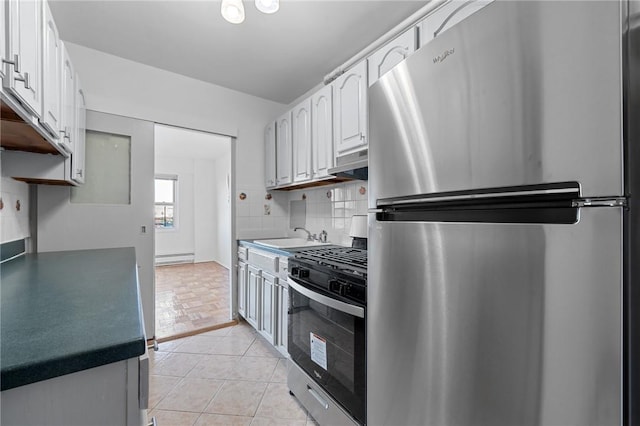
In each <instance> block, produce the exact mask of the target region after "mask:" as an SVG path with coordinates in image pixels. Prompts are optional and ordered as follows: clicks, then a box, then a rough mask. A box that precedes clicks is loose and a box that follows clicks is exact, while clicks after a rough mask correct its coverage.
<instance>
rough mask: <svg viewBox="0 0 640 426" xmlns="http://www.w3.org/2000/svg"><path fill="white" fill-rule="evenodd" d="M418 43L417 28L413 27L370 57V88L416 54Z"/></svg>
mask: <svg viewBox="0 0 640 426" xmlns="http://www.w3.org/2000/svg"><path fill="white" fill-rule="evenodd" d="M416 42H417V40H416V28H415V27H412V28H411V29H409V30H407V31H405V32H404V33H402V34H401V35H399V36H398V37H396V38H395V39H393V40H392V41H391V42H390V43H388V44H386V45H385V46H383V47H382V48H380V49H379V50H378V51H376V52H375V53H374V54H373V55H371V56H369V58H368V59H367V65H368V66H369V86H371V85H372V84H373V83H375V82H376V81H378V79H379V78H380V77H382V76H383V75H384V74H386V73H387V72H388V71H389V70H391V68H393V67H395V66H396V65H398V64H399V63H400V62H402V61H404V60H405V59H406V58H408V57H409V56H410V55H411V54H412V53H413V52H415V51H416V44H417V43H416Z"/></svg>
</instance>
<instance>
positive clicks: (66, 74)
mask: <svg viewBox="0 0 640 426" xmlns="http://www.w3.org/2000/svg"><path fill="white" fill-rule="evenodd" d="M75 78H76V75H75V71H74V69H73V63H72V62H71V58H70V57H69V52H67V49H66V47H65V46H64V43H63V44H62V109H61V112H62V114H61V120H60V123H61V124H62V127H61V129H60V136H61V137H60V145H61V146H62V148H63V149H64V150H65V151H67V152H68V153H72V152H73V150H74V148H75V147H74V144H75V131H74V128H75V126H76V124H75V115H76V113H75V100H76V92H75Z"/></svg>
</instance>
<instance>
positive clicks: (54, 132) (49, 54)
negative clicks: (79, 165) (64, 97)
mask: <svg viewBox="0 0 640 426" xmlns="http://www.w3.org/2000/svg"><path fill="white" fill-rule="evenodd" d="M42 27H43V52H42V59H43V60H42V115H41V117H40V122H41V123H42V125H43V126H44V128H45V129H46V130H47V131H48V132H49V133H51V136H52V137H53V138H54V139H58V137H59V131H60V128H61V127H62V125H61V122H60V116H61V113H60V109H61V94H62V91H61V84H62V76H61V72H62V45H61V44H60V36H59V34H58V28H57V27H56V23H55V21H54V20H53V16H52V15H51V10H50V9H49V3H48V2H45V3H44V19H43V26H42Z"/></svg>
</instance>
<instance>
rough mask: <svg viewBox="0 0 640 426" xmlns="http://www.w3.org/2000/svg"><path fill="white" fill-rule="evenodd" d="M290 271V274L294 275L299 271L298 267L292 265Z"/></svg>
mask: <svg viewBox="0 0 640 426" xmlns="http://www.w3.org/2000/svg"><path fill="white" fill-rule="evenodd" d="M290 272H291V275H292V276H294V277H295V276H297V275H298V274H299V273H300V268H298V267H296V266H294V267H293V268H291V271H290Z"/></svg>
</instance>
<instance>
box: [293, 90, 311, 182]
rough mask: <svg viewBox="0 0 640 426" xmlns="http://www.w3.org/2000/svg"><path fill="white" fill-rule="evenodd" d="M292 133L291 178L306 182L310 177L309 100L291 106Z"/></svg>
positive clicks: (295, 180)
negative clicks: (293, 106)
mask: <svg viewBox="0 0 640 426" xmlns="http://www.w3.org/2000/svg"><path fill="white" fill-rule="evenodd" d="M291 130H292V133H293V180H294V182H306V181H308V180H310V179H311V100H310V99H307V100H305V101H304V102H302V103H300V104H299V105H297V106H296V107H295V108H293V111H292V114H291Z"/></svg>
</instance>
